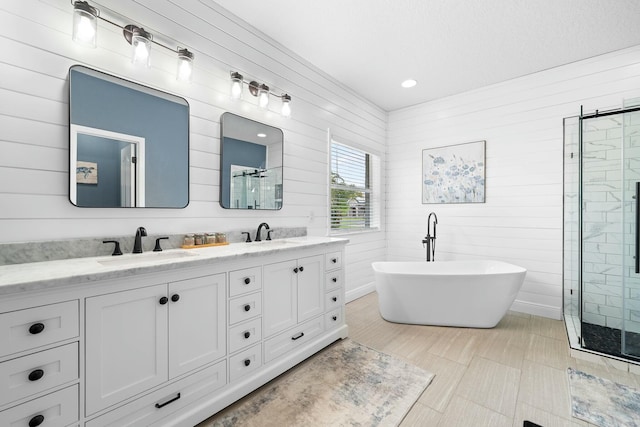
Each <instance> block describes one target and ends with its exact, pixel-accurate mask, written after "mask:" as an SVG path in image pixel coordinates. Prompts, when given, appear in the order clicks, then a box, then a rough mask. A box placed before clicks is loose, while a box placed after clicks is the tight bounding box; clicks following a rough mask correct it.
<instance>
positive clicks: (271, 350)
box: [264, 316, 324, 363]
mask: <svg viewBox="0 0 640 427" xmlns="http://www.w3.org/2000/svg"><path fill="white" fill-rule="evenodd" d="M323 331H324V316H320V317H316V318H315V319H312V320H310V321H308V322H306V323H303V324H301V325H298V326H297V327H296V328H294V329H291V330H290V331H289V332H286V333H284V334H281V335H278V336H277V337H274V338H271V339H270V340H268V341H266V342H265V343H264V362H265V363H269V362H270V361H272V360H273V359H275V358H277V357H278V356H281V355H283V354H285V353H287V352H289V351H291V350H293V349H294V348H296V347H298V346H299V345H301V344H304V343H305V342H307V341H309V340H310V339H311V338H313V337H315V336H318V335H320V334H321V333H322V332H323Z"/></svg>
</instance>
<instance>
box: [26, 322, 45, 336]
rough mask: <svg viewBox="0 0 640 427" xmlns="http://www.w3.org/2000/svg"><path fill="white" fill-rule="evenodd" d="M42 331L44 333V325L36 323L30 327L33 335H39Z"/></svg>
mask: <svg viewBox="0 0 640 427" xmlns="http://www.w3.org/2000/svg"><path fill="white" fill-rule="evenodd" d="M42 331H44V323H34V324H33V325H31V326H30V327H29V333H30V334H31V335H37V334H39V333H40V332H42Z"/></svg>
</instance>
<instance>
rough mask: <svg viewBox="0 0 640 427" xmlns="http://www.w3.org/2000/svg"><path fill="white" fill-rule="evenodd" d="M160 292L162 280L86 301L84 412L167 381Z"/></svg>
mask: <svg viewBox="0 0 640 427" xmlns="http://www.w3.org/2000/svg"><path fill="white" fill-rule="evenodd" d="M166 294H167V285H166V284H163V285H157V286H150V287H146V288H140V289H134V290H131V291H123V292H117V293H113V294H107V295H101V296H96V297H91V298H87V299H86V314H85V318H86V331H85V334H86V367H85V368H86V374H85V375H86V410H87V415H89V414H93V413H95V412H97V411H99V410H101V409H103V408H106V407H108V406H110V405H113V404H115V403H118V402H120V401H122V400H124V399H126V398H128V397H131V396H133V395H135V394H137V393H140V392H143V391H145V390H147V389H149V388H151V387H154V386H156V385H159V384H162V383H163V382H164V381H167V380H168V369H167V368H168V352H167V340H168V334H167V327H168V324H167V321H168V310H167V301H166ZM163 298H164V299H163Z"/></svg>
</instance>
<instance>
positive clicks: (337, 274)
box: [324, 270, 342, 291]
mask: <svg viewBox="0 0 640 427" xmlns="http://www.w3.org/2000/svg"><path fill="white" fill-rule="evenodd" d="M340 286H342V270H336V271H332V272H330V273H327V274H326V275H325V280H324V290H325V291H331V290H333V289H336V288H339V287H340Z"/></svg>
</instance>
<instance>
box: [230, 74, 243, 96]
mask: <svg viewBox="0 0 640 427" xmlns="http://www.w3.org/2000/svg"><path fill="white" fill-rule="evenodd" d="M240 98H242V74H240V73H237V72H235V71H234V72H233V73H231V99H240Z"/></svg>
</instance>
